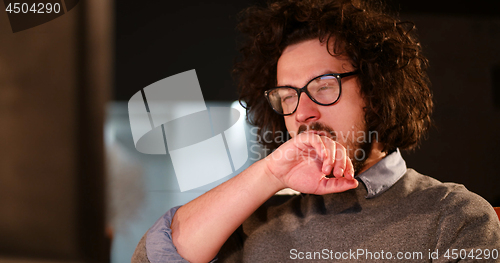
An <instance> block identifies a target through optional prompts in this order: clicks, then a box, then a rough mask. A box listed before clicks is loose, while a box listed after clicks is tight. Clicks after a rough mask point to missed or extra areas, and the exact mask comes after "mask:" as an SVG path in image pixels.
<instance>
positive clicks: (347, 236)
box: [132, 169, 500, 263]
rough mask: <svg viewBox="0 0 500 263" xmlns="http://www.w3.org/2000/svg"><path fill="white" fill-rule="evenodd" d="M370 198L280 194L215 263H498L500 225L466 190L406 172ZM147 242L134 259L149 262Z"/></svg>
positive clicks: (356, 192) (354, 193) (361, 190)
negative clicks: (380, 192)
mask: <svg viewBox="0 0 500 263" xmlns="http://www.w3.org/2000/svg"><path fill="white" fill-rule="evenodd" d="M367 195H368V192H367V189H366V187H364V186H363V185H362V184H360V186H359V187H357V188H356V189H353V190H349V191H346V192H343V193H337V194H329V195H323V196H317V195H297V196H292V197H279V196H275V197H273V198H271V199H270V200H269V201H268V202H266V203H265V204H264V205H263V206H261V207H260V208H259V209H258V210H257V211H256V212H255V213H254V214H253V215H252V216H251V217H250V218H248V219H247V220H246V221H245V222H244V223H243V224H242V226H241V227H240V228H238V230H237V231H235V233H234V234H233V235H232V236H231V237H230V238H229V239H228V241H227V242H226V244H225V245H224V246H223V247H222V249H221V251H220V252H219V254H218V256H217V258H218V260H217V262H252V263H253V262H296V261H300V262H337V261H347V262H388V261H395V262H399V261H404V262H456V261H459V260H460V258H462V260H460V262H500V255H499V254H498V252H500V221H499V220H498V218H497V216H496V214H495V212H494V210H493V208H492V207H491V206H490V205H489V203H488V202H486V201H485V200H484V199H483V198H481V197H480V196H478V195H476V194H474V193H472V192H470V191H468V190H467V189H466V188H465V187H464V186H462V185H459V184H454V183H441V182H439V181H437V180H435V179H433V178H431V177H428V176H424V175H421V174H419V173H417V172H416V171H414V170H412V169H408V170H407V172H406V173H405V174H404V175H403V176H402V177H401V178H400V179H399V180H398V181H397V182H396V183H395V184H394V185H392V187H390V188H389V189H388V190H386V191H385V192H383V193H382V194H380V195H378V196H376V197H374V198H366V196H367ZM145 242H146V241H145V238H143V239H142V240H141V242H140V243H139V245H138V247H137V249H136V253H135V254H134V257H133V259H132V262H149V261H148V259H147V256H146V252H145V250H146V244H145ZM207 242H210V240H207ZM471 251H472V252H471ZM495 251H496V252H495ZM495 253H496V254H495ZM486 254H488V255H489V257H488V259H486ZM389 257H390V259H388V258H389ZM493 257H496V259H493ZM454 258H455V259H454Z"/></svg>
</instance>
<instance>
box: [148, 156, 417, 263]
mask: <svg viewBox="0 0 500 263" xmlns="http://www.w3.org/2000/svg"><path fill="white" fill-rule="evenodd" d="M406 169H407V168H406V162H405V161H404V159H403V157H402V156H401V153H400V151H399V149H397V150H396V151H394V152H392V153H390V154H388V155H387V156H386V157H385V158H383V159H382V160H380V161H379V162H378V163H376V164H375V165H373V166H372V167H370V168H369V169H368V170H366V171H365V172H363V173H361V174H359V175H358V176H356V179H357V180H358V181H361V182H362V183H363V185H364V186H365V187H366V191H367V193H368V194H367V195H366V198H374V197H377V196H378V195H380V194H382V193H383V192H385V191H387V189H389V188H391V187H392V186H393V185H394V184H395V183H396V182H397V181H398V180H399V179H400V178H401V177H402V176H403V175H404V174H405V173H406ZM179 207H180V206H176V207H173V208H172V209H170V210H169V211H168V212H167V213H165V214H164V215H163V216H162V217H160V219H158V221H156V223H155V224H154V225H153V226H152V227H151V228H150V229H149V230H148V233H147V237H146V252H147V256H148V259H149V261H150V262H151V263H160V262H188V261H187V260H185V259H183V258H182V257H181V256H180V255H179V253H177V249H176V248H175V246H174V244H173V242H172V230H171V229H170V224H171V222H172V218H173V216H174V214H175V212H176V211H177V209H179ZM216 260H217V259H214V260H212V261H211V262H215V261H216Z"/></svg>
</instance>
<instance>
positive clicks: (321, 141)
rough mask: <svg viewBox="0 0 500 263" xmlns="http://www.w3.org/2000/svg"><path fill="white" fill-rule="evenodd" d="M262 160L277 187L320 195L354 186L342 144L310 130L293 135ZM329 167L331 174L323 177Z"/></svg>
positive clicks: (328, 170) (356, 184)
mask: <svg viewBox="0 0 500 263" xmlns="http://www.w3.org/2000/svg"><path fill="white" fill-rule="evenodd" d="M264 160H265V162H266V164H267V169H268V171H269V173H270V176H271V177H274V178H275V179H277V181H278V182H277V183H278V185H280V187H281V188H286V187H289V188H292V189H294V190H296V191H299V192H301V193H308V194H317V195H323V194H329V193H338V192H343V191H347V190H349V189H353V188H356V187H357V186H358V181H357V180H356V179H354V168H353V165H352V162H351V159H350V158H349V157H348V156H347V154H346V149H345V147H344V146H342V145H341V144H340V143H337V142H335V141H333V140H332V139H330V138H328V137H326V136H320V135H318V134H316V133H314V132H313V131H309V132H304V133H301V134H299V135H297V136H295V137H294V138H293V139H291V140H289V141H287V142H286V143H284V144H283V145H281V146H280V147H279V148H278V149H276V150H275V151H274V152H273V153H272V154H270V155H268V156H267V157H266V158H265V159H264ZM332 171H333V176H334V177H331V178H328V177H326V176H327V175H330V174H332Z"/></svg>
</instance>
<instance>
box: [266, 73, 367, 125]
mask: <svg viewBox="0 0 500 263" xmlns="http://www.w3.org/2000/svg"><path fill="white" fill-rule="evenodd" d="M358 73H359V71H357V70H355V71H351V72H346V73H327V74H323V75H319V76H317V77H315V78H313V79H311V80H310V81H309V82H307V84H306V85H305V86H304V87H302V88H295V87H292V86H279V87H274V88H271V89H268V90H266V91H264V96H265V97H266V99H267V102H269V105H270V106H271V108H272V109H273V110H274V112H276V113H278V114H279V115H281V116H288V115H292V114H294V113H295V111H297V108H298V107H299V101H300V94H301V93H302V92H304V93H305V94H306V95H307V97H309V98H310V99H311V100H312V101H314V103H316V104H318V105H321V106H330V105H333V104H335V103H336V102H337V101H339V99H340V95H341V94H342V78H345V77H349V76H352V75H356V74H358ZM325 76H333V77H335V78H336V79H337V81H338V83H339V96H338V97H337V99H336V100H335V101H334V102H332V103H327V104H324V103H320V102H318V101H317V100H316V99H314V98H313V97H312V95H311V94H310V93H309V91H308V90H307V86H309V84H310V83H311V82H313V81H314V80H316V79H318V78H321V77H325ZM279 88H291V89H294V90H295V91H296V92H297V105H295V109H294V110H293V111H292V112H291V113H287V114H285V113H280V112H279V111H277V110H276V109H275V108H274V107H273V104H272V103H271V100H270V99H269V92H271V91H273V90H275V89H279Z"/></svg>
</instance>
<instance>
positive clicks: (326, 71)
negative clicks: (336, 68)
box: [276, 70, 342, 88]
mask: <svg viewBox="0 0 500 263" xmlns="http://www.w3.org/2000/svg"><path fill="white" fill-rule="evenodd" d="M320 72H323V73H321V74H316V73H315V74H314V75H312V76H309V77H308V78H307V81H306V83H304V84H303V85H302V86H300V87H296V86H294V85H291V84H285V85H278V83H276V87H293V88H302V87H304V85H306V84H307V83H309V81H311V80H313V79H315V78H317V77H319V76H321V75H325V74H342V73H337V72H333V71H331V70H323V71H320Z"/></svg>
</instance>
